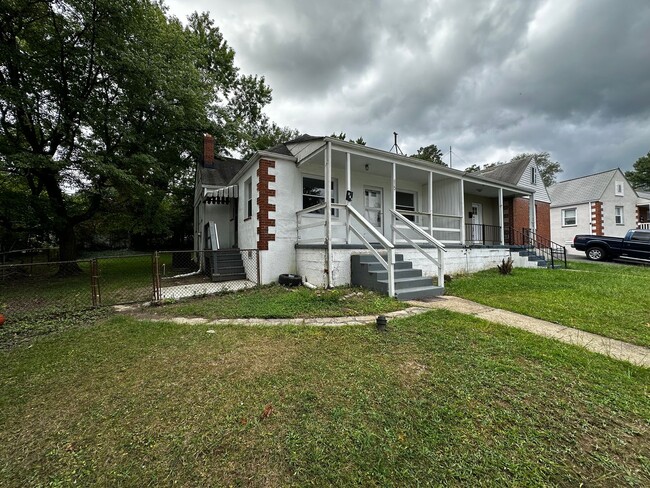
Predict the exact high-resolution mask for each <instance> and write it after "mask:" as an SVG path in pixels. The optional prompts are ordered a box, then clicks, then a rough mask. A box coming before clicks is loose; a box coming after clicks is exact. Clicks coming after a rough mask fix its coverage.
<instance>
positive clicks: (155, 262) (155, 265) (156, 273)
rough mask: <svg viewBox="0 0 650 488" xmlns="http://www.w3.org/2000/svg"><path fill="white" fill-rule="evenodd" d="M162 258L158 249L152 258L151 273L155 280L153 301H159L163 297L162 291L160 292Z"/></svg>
mask: <svg viewBox="0 0 650 488" xmlns="http://www.w3.org/2000/svg"><path fill="white" fill-rule="evenodd" d="M159 264H160V258H159V256H158V251H155V252H154V253H153V256H152V259H151V275H152V280H153V301H154V302H159V301H160V300H161V298H162V293H161V292H160V266H159Z"/></svg>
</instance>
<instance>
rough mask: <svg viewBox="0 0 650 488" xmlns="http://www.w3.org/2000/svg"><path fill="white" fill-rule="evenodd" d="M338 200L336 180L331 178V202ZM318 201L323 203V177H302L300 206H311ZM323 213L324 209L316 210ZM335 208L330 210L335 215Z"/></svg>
mask: <svg viewBox="0 0 650 488" xmlns="http://www.w3.org/2000/svg"><path fill="white" fill-rule="evenodd" d="M337 201H338V181H337V180H336V179H335V178H332V203H336V202H337ZM320 203H325V179H324V178H322V177H319V176H303V177H302V208H303V209H305V208H309V207H313V206H314V205H318V204H320ZM313 213H318V214H324V213H325V210H324V209H320V210H317V211H316V212H313ZM337 214H338V212H337V211H336V210H332V215H337Z"/></svg>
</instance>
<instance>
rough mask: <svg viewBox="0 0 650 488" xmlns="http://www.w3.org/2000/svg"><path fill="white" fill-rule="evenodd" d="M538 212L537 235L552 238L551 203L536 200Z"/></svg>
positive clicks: (536, 210)
mask: <svg viewBox="0 0 650 488" xmlns="http://www.w3.org/2000/svg"><path fill="white" fill-rule="evenodd" d="M535 212H536V214H537V235H538V236H540V237H544V238H546V239H549V240H550V239H551V204H550V203H546V202H535Z"/></svg>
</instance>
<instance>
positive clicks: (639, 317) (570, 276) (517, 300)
mask: <svg viewBox="0 0 650 488" xmlns="http://www.w3.org/2000/svg"><path fill="white" fill-rule="evenodd" d="M649 289H650V268H649V267H640V266H621V265H612V264H592V263H570V269H568V270H564V269H555V270H551V269H524V268H517V269H515V270H514V271H513V274H512V275H508V276H504V275H500V274H499V273H498V272H497V270H496V269H494V270H488V271H483V272H481V273H476V274H472V275H464V276H459V277H457V278H456V279H454V280H453V281H452V282H451V283H450V284H449V286H448V288H447V293H448V294H451V295H456V296H460V297H463V298H468V299H470V300H474V301H477V302H479V303H482V304H484V305H489V306H491V307H497V308H503V309H505V310H511V311H513V312H519V313H522V314H525V315H529V316H531V317H536V318H540V319H545V320H549V321H551V322H557V323H560V324H562V325H567V326H569V327H575V328H577V329H581V330H586V331H588V332H593V333H595V334H600V335H604V336H607V337H612V338H614V339H620V340H623V341H627V342H632V343H634V344H639V345H641V346H646V347H650V293H648V290H649Z"/></svg>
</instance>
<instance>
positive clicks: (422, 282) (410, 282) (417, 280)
mask: <svg viewBox="0 0 650 488" xmlns="http://www.w3.org/2000/svg"><path fill="white" fill-rule="evenodd" d="M377 283H380V284H381V285H383V286H385V287H386V291H388V280H387V279H386V280H377ZM422 286H433V280H432V279H431V278H424V277H414V278H399V279H397V278H395V291H397V290H404V289H406V288H419V287H422Z"/></svg>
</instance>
